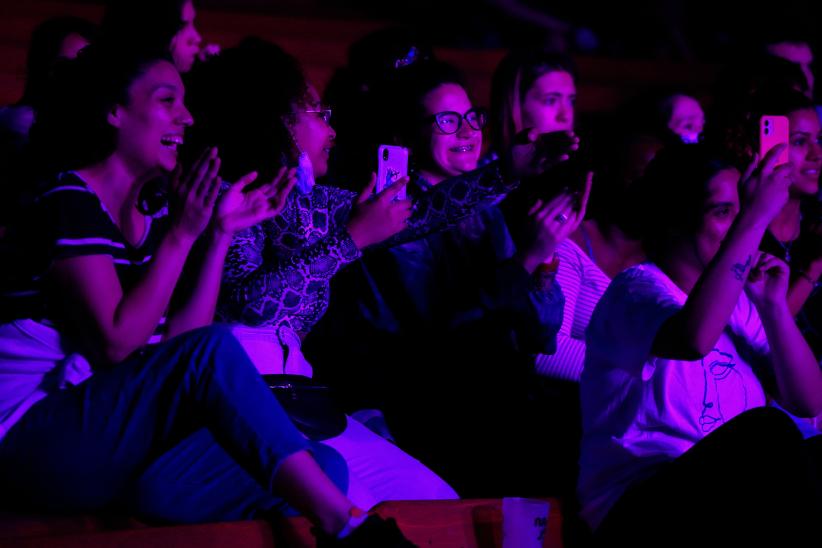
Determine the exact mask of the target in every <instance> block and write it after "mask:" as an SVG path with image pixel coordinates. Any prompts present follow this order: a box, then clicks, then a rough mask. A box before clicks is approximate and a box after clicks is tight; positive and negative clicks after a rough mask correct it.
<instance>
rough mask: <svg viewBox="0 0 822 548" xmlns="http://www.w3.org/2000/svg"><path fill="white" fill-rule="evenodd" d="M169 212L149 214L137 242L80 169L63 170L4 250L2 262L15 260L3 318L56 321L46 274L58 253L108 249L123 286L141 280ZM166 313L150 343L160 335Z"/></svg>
mask: <svg viewBox="0 0 822 548" xmlns="http://www.w3.org/2000/svg"><path fill="white" fill-rule="evenodd" d="M166 220H167V212H166V210H165V209H164V210H163V211H161V212H160V213H158V214H156V215H153V216H147V217H146V230H145V233H144V235H143V238H142V239H141V241H140V242H138V243H137V244H136V245H132V244H130V243H129V242H128V241H126V239H125V238H124V237H123V234H122V233H121V232H120V229H119V228H118V227H117V225H116V224H115V222H114V219H113V218H112V216H111V214H110V213H109V212H108V211H107V210H106V208H105V206H104V205H103V203H102V202H101V201H100V199H99V198H98V197H97V195H96V194H95V193H94V191H93V190H92V189H91V187H89V186H88V185H87V184H86V183H85V181H83V180H82V179H81V178H80V177H79V176H78V175H77V174H76V173H74V172H67V173H62V174H60V175H59V176H58V177H57V179H56V181H55V182H54V183H52V184H50V185H49V186H48V187H46V188H45V190H44V191H43V192H42V193H40V194H39V195H38V197H37V199H36V200H35V202H34V205H33V207H32V211H31V213H30V214H29V215H27V217H26V220H25V221H24V223H25V224H24V228H23V229H22V230H20V231H19V232H17V233H15V234H13V235H12V238H11V243H6V244H5V247H6V248H5V249H3V250H2V252H3V253H2V254H3V256H4V257H3V261H2V262H3V264H4V265H13V266H11V268H5V269H4V270H5V272H3V273H2V274H0V276H2V278H0V310H2V317H0V322H8V321H11V320H16V319H34V320H38V321H44V322H45V323H47V324H53V325H56V326H57V327H58V329H59V325H60V320H61V318H60V317H59V312H58V310H57V307H56V304H57V303H55V302H51V301H50V299H49V295H48V292H47V291H46V288H45V283H44V280H43V276H44V275H45V273H46V271H47V270H48V268H49V266H50V265H51V263H52V262H53V261H55V260H59V259H67V258H71V257H81V256H87V255H107V256H109V257H111V259H112V262H113V263H114V269H115V271H116V272H117V277H118V279H119V280H120V284H121V285H122V287H123V290H124V291H128V289H129V288H130V287H131V286H132V285H133V284H134V283H135V282H136V281H137V280H139V279H140V278H141V277H142V276H143V274H144V272H145V270H146V268H147V265H148V263H149V262H150V261H151V258H152V254H153V253H154V250H155V249H156V248H157V245H158V244H159V241H160V238H161V237H162V235H163V234H164V232H165V229H166V226H167V223H166ZM165 320H166V319H165V316H163V317H162V318H161V320H160V322H159V323H158V325H157V328H156V329H155V332H154V334H153V335H152V337H151V338H150V339H149V340H148V341H146V343H147V344H155V343H158V342H160V341H161V339H162V335H163V332H164V329H165Z"/></svg>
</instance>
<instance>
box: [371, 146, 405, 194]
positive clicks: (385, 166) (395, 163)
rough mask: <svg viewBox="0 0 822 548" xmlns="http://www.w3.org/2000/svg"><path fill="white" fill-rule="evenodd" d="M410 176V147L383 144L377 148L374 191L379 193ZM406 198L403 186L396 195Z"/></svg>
mask: <svg viewBox="0 0 822 548" xmlns="http://www.w3.org/2000/svg"><path fill="white" fill-rule="evenodd" d="M407 176H408V149H407V148H405V147H398V146H391V145H382V146H380V148H379V149H378V150H377V184H376V186H375V188H374V192H375V193H376V194H379V193H380V192H382V191H383V190H385V189H386V188H388V187H389V186H391V185H393V184H394V183H396V182H397V181H398V180H400V179H403V178H405V177H407ZM396 199H397V200H405V199H406V190H405V189H404V188H403V189H402V190H401V191H400V192H399V193H398V194H397V197H396Z"/></svg>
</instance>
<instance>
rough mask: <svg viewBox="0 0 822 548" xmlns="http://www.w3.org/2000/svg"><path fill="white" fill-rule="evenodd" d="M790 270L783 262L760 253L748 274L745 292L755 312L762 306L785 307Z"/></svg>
mask: <svg viewBox="0 0 822 548" xmlns="http://www.w3.org/2000/svg"><path fill="white" fill-rule="evenodd" d="M789 284H790V270H789V268H788V265H787V264H785V262H784V261H781V260H779V259H777V258H776V257H774V256H773V255H770V254H768V253H764V252H762V253H760V254H759V257H758V258H757V260H756V262H755V263H754V266H753V267H752V268H751V272H750V274H748V281H747V283H746V284H745V292H746V293H747V294H748V297H749V298H750V299H751V302H753V303H754V306H756V308H757V310H760V311H762V310H763V308H762V307H764V306H774V305H776V306H780V305H785V306H787V296H788V286H789Z"/></svg>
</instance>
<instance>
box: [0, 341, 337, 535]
mask: <svg viewBox="0 0 822 548" xmlns="http://www.w3.org/2000/svg"><path fill="white" fill-rule="evenodd" d="M305 449H308V450H313V452H314V456H315V458H317V459H318V461H319V462H320V466H322V467H323V468H324V469H325V470H326V473H328V474H329V476H331V479H332V480H333V481H335V483H337V485H339V486H340V488H341V489H342V490H343V492H345V490H346V487H347V469H346V468H345V463H344V461H343V460H342V458H341V457H340V456H339V455H338V454H336V453H335V452H334V451H333V450H332V449H329V448H325V447H317V446H312V445H311V444H310V443H309V442H308V440H306V439H305V437H304V436H303V435H302V434H301V433H300V432H299V431H298V430H297V429H296V428H295V427H294V426H293V424H291V421H290V420H289V418H288V416H287V415H286V414H285V412H284V411H283V409H282V407H280V405H279V403H278V402H277V399H276V398H275V397H274V396H273V395H272V394H271V392H270V391H269V389H268V387H267V386H266V385H265V383H264V382H263V381H262V379H261V377H260V375H259V374H258V373H257V370H256V369H255V368H254V366H253V365H252V364H251V362H250V361H249V360H248V356H247V355H246V354H245V352H244V351H243V349H242V347H241V346H240V344H239V343H238V342H237V341H236V340H235V339H234V337H233V336H232V335H231V334H230V332H229V330H228V329H227V328H225V327H223V326H211V327H206V328H202V329H198V330H195V331H192V332H189V333H186V334H183V335H180V336H178V337H175V338H174V339H171V340H170V341H168V342H166V343H164V344H161V345H159V346H157V347H153V348H149V349H146V350H144V351H142V352H141V353H139V354H138V355H135V356H133V357H131V358H129V359H128V360H126V361H124V362H123V363H120V364H118V365H115V366H113V367H111V368H109V369H105V370H99V371H97V372H95V374H94V375H93V376H92V377H91V378H90V379H89V380H87V381H85V382H83V383H82V384H80V385H78V386H74V387H71V388H68V389H66V390H62V391H59V392H56V393H53V394H50V395H49V396H47V397H46V398H44V399H43V400H41V401H39V402H38V403H37V404H35V405H34V406H33V407H32V408H31V409H29V411H28V412H27V413H26V414H25V415H24V416H23V417H22V419H20V421H19V422H17V423H16V424H15V425H14V426H13V427H12V428H11V430H10V431H9V432H8V434H7V435H6V436H5V438H3V440H2V442H0V497H2V499H3V500H2V502H3V503H4V504H5V505H6V506H9V505H11V506H12V507H14V508H21V509H22V508H27V509H36V510H39V511H54V512H87V511H101V510H108V509H122V510H126V511H132V512H134V511H136V512H138V513H139V514H141V515H144V516H148V517H151V518H154V519H160V520H167V521H175V522H198V521H216V520H225V519H241V518H245V517H253V516H255V515H257V514H258V513H260V512H264V511H268V510H272V509H280V510H285V508H284V504H283V501H282V500H279V499H277V498H276V497H275V496H273V495H271V494H270V493H271V486H272V483H273V479H274V476H275V475H276V473H277V470H278V467H279V464H280V463H281V462H282V460H283V459H285V458H286V457H288V456H289V455H292V454H294V453H295V452H297V451H301V450H305Z"/></svg>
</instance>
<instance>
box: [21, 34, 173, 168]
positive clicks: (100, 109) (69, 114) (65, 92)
mask: <svg viewBox="0 0 822 548" xmlns="http://www.w3.org/2000/svg"><path fill="white" fill-rule="evenodd" d="M161 61H168V62H171V58H170V57H169V55H168V54H167V53H166V54H165V55H157V54H156V53H152V52H145V51H142V50H134V49H118V48H114V47H111V46H110V45H108V44H102V43H100V44H92V45H90V46H88V47H87V48H85V49H83V51H81V52H80V54H79V55H78V56H77V59H75V60H73V61H71V62H68V63H66V64H65V65H64V66H63V67H61V70H60V71H58V74H57V75H56V78H55V83H54V85H53V86H52V87H51V90H50V93H49V94H48V96H47V98H46V100H45V101H44V102H43V106H42V108H41V109H40V112H39V113H38V116H37V120H36V121H35V123H34V125H33V127H32V129H31V151H30V153H31V155H32V158H36V160H37V166H38V168H39V170H40V171H41V173H40V174H41V175H43V176H45V175H48V174H49V173H53V172H57V171H65V170H72V169H80V168H83V167H86V166H89V165H92V164H95V163H97V162H100V161H102V160H104V159H106V158H107V157H108V156H110V155H111V154H112V153H113V152H114V150H115V148H116V146H117V129H116V128H114V127H113V126H111V124H109V123H108V114H109V113H110V112H111V110H112V109H113V108H114V107H115V106H116V105H128V104H129V101H130V97H129V89H130V88H131V85H132V83H133V82H134V81H135V80H136V79H137V78H139V77H140V76H141V75H142V74H144V73H145V72H146V71H147V70H148V69H149V68H150V67H151V66H152V65H154V64H155V63H158V62H161Z"/></svg>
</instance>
